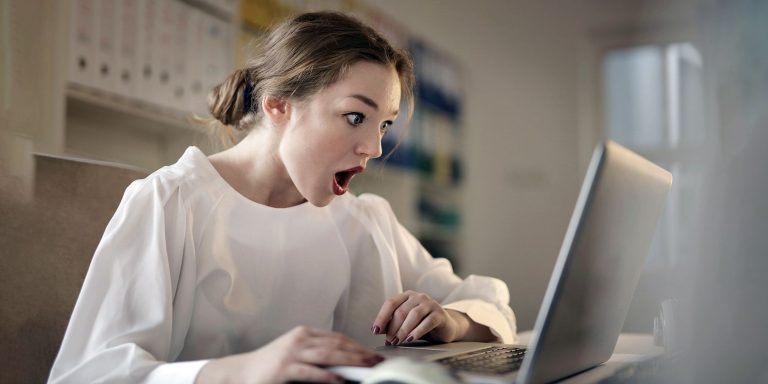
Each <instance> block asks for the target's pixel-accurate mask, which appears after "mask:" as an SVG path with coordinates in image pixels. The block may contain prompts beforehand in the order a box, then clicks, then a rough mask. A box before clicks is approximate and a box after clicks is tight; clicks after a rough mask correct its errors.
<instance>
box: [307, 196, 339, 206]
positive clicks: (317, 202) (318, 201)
mask: <svg viewBox="0 0 768 384" xmlns="http://www.w3.org/2000/svg"><path fill="white" fill-rule="evenodd" d="M335 198H336V195H330V196H315V197H308V198H307V201H309V203H310V204H312V205H314V206H315V207H318V208H322V207H325V206H326V205H328V204H330V203H331V202H332V201H333V200H334V199H335Z"/></svg>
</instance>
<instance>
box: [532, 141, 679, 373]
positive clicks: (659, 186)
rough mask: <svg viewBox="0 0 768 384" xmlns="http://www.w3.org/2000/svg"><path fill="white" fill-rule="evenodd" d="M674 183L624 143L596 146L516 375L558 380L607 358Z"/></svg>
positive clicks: (662, 170) (667, 174)
mask: <svg viewBox="0 0 768 384" xmlns="http://www.w3.org/2000/svg"><path fill="white" fill-rule="evenodd" d="M671 184H672V175H671V174H670V173H669V172H667V171H665V170H664V169H662V168H660V167H658V166H657V165H655V164H653V163H651V162H650V161H648V160H646V159H644V158H642V157H640V156H639V155H637V154H635V153H633V152H632V151H630V150H628V149H626V148H624V147H622V146H621V145H619V144H616V143H614V142H612V141H606V142H604V143H601V144H599V145H598V146H597V148H596V149H595V151H594V154H593V156H592V160H591V162H590V164H589V168H588V170H587V174H586V176H585V179H584V182H583V184H582V187H581V192H580V193H579V197H578V199H577V202H576V207H575V209H574V211H573V214H572V216H571V221H570V223H569V225H568V230H567V231H566V234H565V239H564V240H563V244H562V247H561V248H560V254H559V256H558V258H557V262H556V264H555V268H554V271H553V273H552V277H551V279H550V282H549V286H548V287H547V290H546V293H545V295H544V301H543V303H542V306H541V309H540V310H539V315H538V317H537V319H536V323H535V327H534V333H533V336H532V339H531V344H530V346H529V348H528V352H527V356H526V358H525V360H524V362H523V365H522V367H521V369H520V371H519V374H518V377H517V379H518V380H517V381H518V382H520V383H546V382H551V381H554V380H559V379H561V378H564V377H567V376H570V375H573V374H576V373H579V372H581V371H584V370H587V369H589V368H592V367H594V366H596V365H599V364H601V363H603V362H605V361H607V360H608V359H609V358H610V356H611V354H612V353H613V350H614V348H615V346H616V341H617V340H618V337H619V334H620V332H621V328H622V326H623V324H624V320H625V318H626V315H627V311H628V310H629V305H630V302H631V299H632V294H633V292H634V290H635V287H636V286H637V283H638V280H639V278H640V273H641V271H642V267H643V264H644V261H645V258H646V256H647V254H648V252H649V249H650V245H651V240H652V238H653V235H654V232H655V229H656V225H657V223H658V221H659V217H660V216H661V212H662V210H663V209H664V205H665V202H666V199H667V194H668V192H669V189H670V187H671Z"/></svg>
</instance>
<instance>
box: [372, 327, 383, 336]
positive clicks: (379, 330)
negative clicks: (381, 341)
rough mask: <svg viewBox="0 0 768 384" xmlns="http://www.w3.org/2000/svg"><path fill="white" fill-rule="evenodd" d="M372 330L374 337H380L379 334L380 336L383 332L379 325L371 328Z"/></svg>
mask: <svg viewBox="0 0 768 384" xmlns="http://www.w3.org/2000/svg"><path fill="white" fill-rule="evenodd" d="M371 330H372V331H373V334H374V335H378V334H379V332H381V328H379V326H378V325H374V326H373V327H372V328H371Z"/></svg>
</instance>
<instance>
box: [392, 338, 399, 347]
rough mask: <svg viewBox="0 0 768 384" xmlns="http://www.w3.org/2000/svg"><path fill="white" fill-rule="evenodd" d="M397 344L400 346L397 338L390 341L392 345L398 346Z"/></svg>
mask: <svg viewBox="0 0 768 384" xmlns="http://www.w3.org/2000/svg"><path fill="white" fill-rule="evenodd" d="M398 344H400V339H398V338H397V337H395V338H394V339H392V345H398Z"/></svg>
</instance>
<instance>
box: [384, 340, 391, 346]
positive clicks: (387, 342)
mask: <svg viewBox="0 0 768 384" xmlns="http://www.w3.org/2000/svg"><path fill="white" fill-rule="evenodd" d="M384 345H392V343H390V342H389V340H384Z"/></svg>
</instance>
